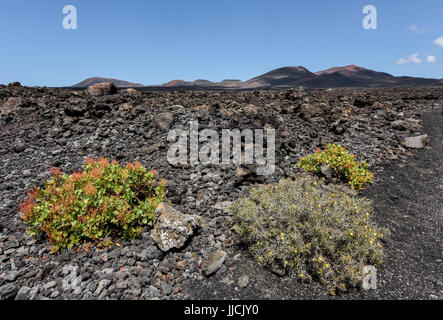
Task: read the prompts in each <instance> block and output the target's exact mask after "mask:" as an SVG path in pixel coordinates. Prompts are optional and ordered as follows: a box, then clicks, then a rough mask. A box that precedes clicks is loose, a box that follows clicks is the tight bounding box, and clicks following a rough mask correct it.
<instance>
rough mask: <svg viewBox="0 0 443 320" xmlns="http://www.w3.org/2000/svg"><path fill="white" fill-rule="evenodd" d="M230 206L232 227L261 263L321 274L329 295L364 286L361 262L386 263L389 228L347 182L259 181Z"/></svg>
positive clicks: (308, 275)
mask: <svg viewBox="0 0 443 320" xmlns="http://www.w3.org/2000/svg"><path fill="white" fill-rule="evenodd" d="M231 210H232V212H233V213H234V214H235V221H236V224H235V226H234V230H235V231H236V233H237V234H238V235H239V237H240V239H241V241H242V242H243V243H244V244H245V245H246V246H247V247H248V249H249V251H250V252H251V253H252V255H253V257H255V259H256V261H257V263H258V265H261V266H268V267H274V266H278V268H284V269H285V270H286V271H287V272H288V273H289V274H291V275H293V276H295V277H297V278H299V279H302V280H308V281H309V280H311V279H317V280H319V281H320V282H321V283H323V284H326V285H327V287H328V289H329V291H330V293H331V294H335V292H336V290H337V289H338V290H339V291H346V290H347V288H349V287H358V286H360V285H361V283H362V271H363V267H364V266H365V265H373V266H376V265H379V264H380V263H381V262H382V259H383V249H382V245H381V242H380V239H381V238H383V236H384V234H386V232H387V230H382V229H381V228H379V227H378V226H377V225H375V223H374V222H372V211H373V209H372V204H371V201H369V199H360V198H357V196H356V192H355V191H353V190H350V189H348V188H346V187H344V186H338V185H328V186H326V185H325V184H324V183H323V182H322V181H321V180H319V179H318V178H316V177H313V176H307V175H305V174H303V175H300V176H299V177H298V178H297V179H296V180H295V181H291V180H282V181H280V182H279V183H276V184H272V185H258V186H255V187H253V188H252V189H251V190H250V194H249V196H247V197H244V198H241V199H239V200H237V201H236V202H235V203H234V204H233V205H232V206H231Z"/></svg>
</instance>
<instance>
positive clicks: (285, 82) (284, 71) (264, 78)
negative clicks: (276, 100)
mask: <svg viewBox="0 0 443 320" xmlns="http://www.w3.org/2000/svg"><path fill="white" fill-rule="evenodd" d="M311 77H315V74H314V73H312V72H311V71H309V70H308V69H306V68H304V67H301V66H298V67H284V68H278V69H275V70H272V71H270V72H268V73H265V74H262V75H261V76H258V77H255V78H252V79H250V80H248V81H246V82H244V83H243V84H241V86H242V87H243V88H256V87H270V86H272V87H291V86H295V85H297V83H298V82H299V81H301V80H303V79H309V78H311Z"/></svg>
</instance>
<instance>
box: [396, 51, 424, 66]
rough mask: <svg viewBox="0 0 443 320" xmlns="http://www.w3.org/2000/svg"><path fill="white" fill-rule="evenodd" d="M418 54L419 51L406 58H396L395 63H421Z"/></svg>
mask: <svg viewBox="0 0 443 320" xmlns="http://www.w3.org/2000/svg"><path fill="white" fill-rule="evenodd" d="M419 56H420V54H419V53H414V54H412V55H410V56H409V58H408V59H404V58H400V59H398V60H397V61H396V62H395V63H396V64H406V63H416V64H418V63H421V62H422V61H421V59H420V58H419Z"/></svg>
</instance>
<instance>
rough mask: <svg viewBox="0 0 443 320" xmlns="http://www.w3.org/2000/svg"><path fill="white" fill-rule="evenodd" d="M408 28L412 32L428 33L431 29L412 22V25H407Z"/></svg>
mask: <svg viewBox="0 0 443 320" xmlns="http://www.w3.org/2000/svg"><path fill="white" fill-rule="evenodd" d="M408 30H409V31H411V32H412V33H414V34H425V33H428V32H429V31H431V30H432V29H428V30H427V29H424V28H421V27H419V26H417V25H415V24H414V25H411V26H409V27H408Z"/></svg>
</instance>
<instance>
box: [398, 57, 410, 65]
mask: <svg viewBox="0 0 443 320" xmlns="http://www.w3.org/2000/svg"><path fill="white" fill-rule="evenodd" d="M395 63H396V64H406V63H409V61H408V60H406V59H404V58H400V59H398V60H397V61H395Z"/></svg>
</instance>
